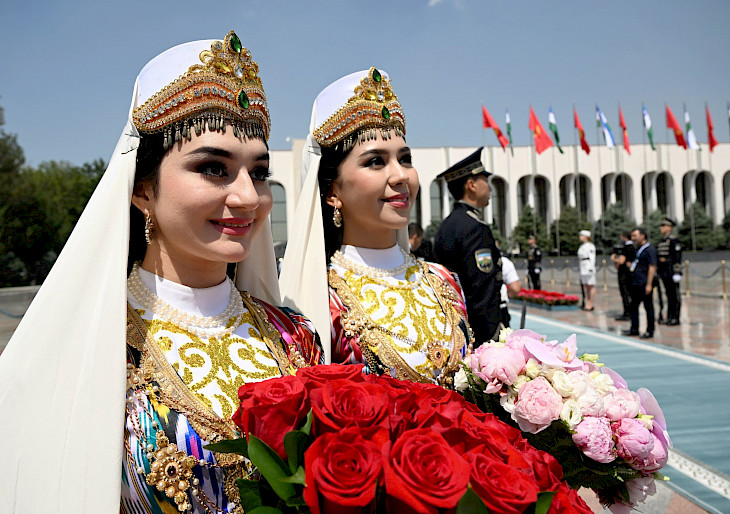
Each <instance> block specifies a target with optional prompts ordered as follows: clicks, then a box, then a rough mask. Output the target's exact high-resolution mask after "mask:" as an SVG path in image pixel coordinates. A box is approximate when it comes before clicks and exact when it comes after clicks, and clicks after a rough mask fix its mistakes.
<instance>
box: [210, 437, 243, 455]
mask: <svg viewBox="0 0 730 514" xmlns="http://www.w3.org/2000/svg"><path fill="white" fill-rule="evenodd" d="M203 448H205V449H206V450H210V451H212V452H218V453H235V454H236V455H243V456H244V457H246V458H248V443H247V442H246V438H245V437H240V438H238V439H226V440H225V441H218V442H217V443H210V444H208V445H206V446H204V447H203Z"/></svg>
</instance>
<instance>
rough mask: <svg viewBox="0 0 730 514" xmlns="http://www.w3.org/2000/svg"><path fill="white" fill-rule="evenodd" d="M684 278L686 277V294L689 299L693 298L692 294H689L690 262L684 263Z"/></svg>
mask: <svg viewBox="0 0 730 514" xmlns="http://www.w3.org/2000/svg"><path fill="white" fill-rule="evenodd" d="M684 276H685V283H684V286H685V287H686V290H685V291H684V294H685V296H686V297H687V298H689V297H690V296H692V295H691V293H690V292H689V260H685V261H684Z"/></svg>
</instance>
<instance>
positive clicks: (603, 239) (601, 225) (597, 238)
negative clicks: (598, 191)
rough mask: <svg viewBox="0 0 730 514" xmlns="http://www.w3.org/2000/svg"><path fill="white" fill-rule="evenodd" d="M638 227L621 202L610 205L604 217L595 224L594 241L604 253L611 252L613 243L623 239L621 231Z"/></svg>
mask: <svg viewBox="0 0 730 514" xmlns="http://www.w3.org/2000/svg"><path fill="white" fill-rule="evenodd" d="M634 228H636V222H635V221H634V220H633V219H632V218H631V216H629V213H628V211H627V210H626V209H624V206H623V204H622V203H621V202H618V203H613V204H611V205H609V206H608V207H607V208H606V210H605V211H604V212H603V217H602V218H599V219H598V221H596V223H595V224H594V225H593V235H594V237H593V242H594V244H595V245H596V247H598V248H602V249H603V251H604V253H611V249H612V248H613V245H615V244H616V243H618V242H619V241H620V240H621V233H622V232H624V231H626V230H633V229H634Z"/></svg>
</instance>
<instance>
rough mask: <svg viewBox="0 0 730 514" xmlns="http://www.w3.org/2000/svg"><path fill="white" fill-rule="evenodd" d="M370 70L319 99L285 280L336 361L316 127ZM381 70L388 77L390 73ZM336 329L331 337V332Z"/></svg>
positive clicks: (286, 290)
mask: <svg viewBox="0 0 730 514" xmlns="http://www.w3.org/2000/svg"><path fill="white" fill-rule="evenodd" d="M368 73H369V70H363V71H358V72H356V73H352V74H350V75H347V76H345V77H342V78H341V79H339V80H336V81H335V82H333V83H332V84H330V85H329V86H327V87H326V88H324V90H322V92H321V93H319V95H317V98H316V99H315V100H314V105H313V107H312V118H311V120H310V122H309V135H308V136H307V141H306V143H305V144H304V149H303V151H302V169H301V174H302V179H303V180H302V182H303V186H302V191H301V193H300V195H299V203H298V204H297V208H296V215H295V217H294V219H295V220H296V224H297V225H296V228H295V229H294V230H293V233H294V237H293V238H292V239H290V240H289V241H288V242H287V245H286V253H285V254H284V262H283V263H282V268H281V276H280V277H279V286H280V288H281V296H282V302H283V304H284V305H286V306H287V307H291V308H293V309H296V310H298V311H300V312H302V313H303V314H304V315H305V316H307V317H308V318H309V319H310V320H311V321H312V323H314V326H315V328H316V329H317V333H319V336H320V340H321V342H322V347H323V349H324V354H325V360H326V362H327V363H330V362H331V361H332V348H331V341H332V337H331V334H332V321H331V317H330V310H329V286H328V284H327V264H328V263H327V256H326V252H325V245H324V223H323V220H322V205H321V203H320V194H319V193H320V191H319V182H318V174H319V162H320V159H321V158H322V150H321V148H320V146H319V143H317V141H316V140H315V138H314V135H313V134H314V131H315V130H316V129H317V128H319V127H320V126H321V125H322V124H323V123H324V122H325V121H326V120H327V119H328V118H329V117H330V116H332V114H334V113H335V112H337V110H339V109H340V107H342V106H343V105H345V104H346V103H347V100H348V99H349V98H350V97H351V96H352V95H353V92H354V90H355V88H356V87H357V86H358V85H359V84H360V81H361V80H362V79H363V78H364V77H366V76H367V75H368ZM380 73H381V74H382V76H383V77H384V78H385V79H388V74H387V73H386V72H384V71H382V70H380ZM397 241H398V245H399V246H400V247H401V248H403V249H404V250H405V251H406V252H409V251H410V245H409V243H408V228H407V227H404V228H402V229H398V232H397ZM328 334H330V337H327V335H328Z"/></svg>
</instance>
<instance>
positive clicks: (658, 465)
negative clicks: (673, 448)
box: [629, 434, 669, 473]
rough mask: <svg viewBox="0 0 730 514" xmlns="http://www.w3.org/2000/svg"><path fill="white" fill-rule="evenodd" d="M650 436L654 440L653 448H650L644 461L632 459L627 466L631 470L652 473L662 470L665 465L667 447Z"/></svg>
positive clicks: (667, 455)
mask: <svg viewBox="0 0 730 514" xmlns="http://www.w3.org/2000/svg"><path fill="white" fill-rule="evenodd" d="M651 436H652V437H653V438H654V448H652V450H651V451H650V452H649V455H648V456H647V457H646V458H645V459H633V460H631V461H629V465H630V466H631V467H632V468H634V469H638V470H639V471H645V472H647V473H653V472H654V471H659V470H660V469H662V468H663V467H664V465H665V464H666V463H667V459H668V457H669V454H668V452H667V447H666V446H665V445H664V443H663V442H662V440H661V439H659V438H658V437H657V436H656V435H654V434H652V435H651Z"/></svg>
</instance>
